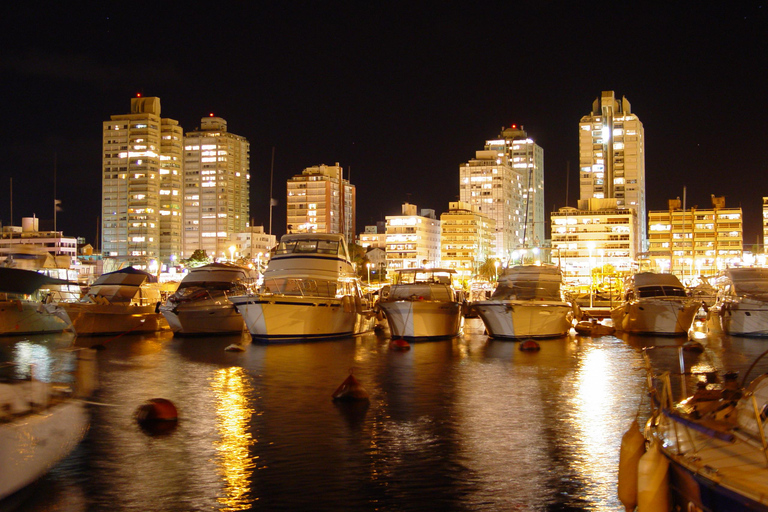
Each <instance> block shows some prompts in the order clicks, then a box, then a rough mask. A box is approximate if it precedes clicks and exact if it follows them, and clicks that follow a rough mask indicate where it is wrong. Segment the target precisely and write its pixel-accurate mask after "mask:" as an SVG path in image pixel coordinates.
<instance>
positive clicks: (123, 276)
mask: <svg viewBox="0 0 768 512" xmlns="http://www.w3.org/2000/svg"><path fill="white" fill-rule="evenodd" d="M163 299H164V296H163V293H162V292H161V289H160V284H159V283H158V282H157V278H156V277H155V276H154V275H152V274H150V273H148V272H145V271H143V270H139V269H136V268H133V267H127V268H124V269H120V270H116V271H114V272H109V273H107V274H102V275H101V276H100V277H99V278H98V279H96V281H94V282H93V284H92V285H91V287H90V288H89V289H88V291H87V292H86V293H85V294H84V295H83V296H82V297H81V298H80V300H78V301H77V302H60V303H59V305H60V306H61V307H62V308H64V310H65V311H66V312H67V315H69V318H70V320H72V326H73V328H74V331H75V333H76V334H77V335H78V336H105V335H112V334H123V333H127V332H135V333H141V332H156V331H163V330H169V329H170V326H169V325H168V322H167V321H166V320H165V318H163V314H162V313H160V310H159V308H160V305H161V304H162V302H163Z"/></svg>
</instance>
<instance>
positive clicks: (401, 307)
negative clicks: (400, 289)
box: [379, 300, 463, 339]
mask: <svg viewBox="0 0 768 512" xmlns="http://www.w3.org/2000/svg"><path fill="white" fill-rule="evenodd" d="M379 305H380V306H381V308H382V309H383V310H384V313H385V314H386V316H387V323H388V325H389V330H390V333H391V335H392V337H393V338H395V337H399V338H408V339H415V338H451V337H453V336H458V334H459V333H460V330H461V321H462V318H463V317H462V315H461V304H460V303H458V302H442V301H410V300H403V301H393V302H380V303H379Z"/></svg>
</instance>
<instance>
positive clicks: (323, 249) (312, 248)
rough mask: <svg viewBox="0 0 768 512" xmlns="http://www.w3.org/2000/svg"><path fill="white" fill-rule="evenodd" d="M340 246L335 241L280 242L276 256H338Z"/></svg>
mask: <svg viewBox="0 0 768 512" xmlns="http://www.w3.org/2000/svg"><path fill="white" fill-rule="evenodd" d="M339 249H340V245H339V242H338V241H336V240H289V241H287V242H282V241H281V242H280V245H278V246H277V251H276V254H312V253H314V254H333V255H334V256H336V255H339V254H340V253H339Z"/></svg>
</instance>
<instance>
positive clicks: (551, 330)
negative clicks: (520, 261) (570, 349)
mask: <svg viewBox="0 0 768 512" xmlns="http://www.w3.org/2000/svg"><path fill="white" fill-rule="evenodd" d="M562 283H563V275H562V273H561V271H560V268H559V267H556V266H552V265H517V266H514V267H510V268H506V269H504V272H503V273H502V274H501V275H500V276H499V281H498V286H497V287H496V290H495V291H494V292H493V295H492V296H491V298H490V299H488V300H481V301H478V302H474V303H472V306H473V307H474V309H475V310H476V311H477V313H478V314H479V315H480V318H482V319H483V323H484V324H485V328H486V330H487V331H488V335H489V336H491V337H492V338H499V339H522V338H556V337H559V336H565V335H567V334H568V332H569V331H570V330H571V327H572V322H573V314H574V313H573V305H572V304H571V303H570V302H568V301H567V300H565V297H564V295H563V290H562Z"/></svg>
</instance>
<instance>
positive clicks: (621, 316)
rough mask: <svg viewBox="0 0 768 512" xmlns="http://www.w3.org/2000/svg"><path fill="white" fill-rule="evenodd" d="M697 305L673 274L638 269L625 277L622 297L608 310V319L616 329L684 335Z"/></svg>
mask: <svg viewBox="0 0 768 512" xmlns="http://www.w3.org/2000/svg"><path fill="white" fill-rule="evenodd" d="M700 307H701V301H698V300H695V299H692V298H690V297H688V295H687V293H686V290H685V287H684V286H683V285H682V283H681V282H680V280H679V279H678V278H677V277H676V276H674V275H672V274H658V273H655V272H641V273H638V274H634V275H632V276H629V277H628V278H627V279H626V280H625V283H624V294H623V301H622V303H621V304H620V305H619V306H617V307H615V308H613V309H612V310H611V320H613V326H614V327H615V328H616V330H617V331H624V332H628V333H632V334H652V335H658V336H685V335H687V334H688V330H689V329H690V328H691V325H692V324H693V319H694V317H695V316H696V312H697V311H698V310H699V308H700Z"/></svg>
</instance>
